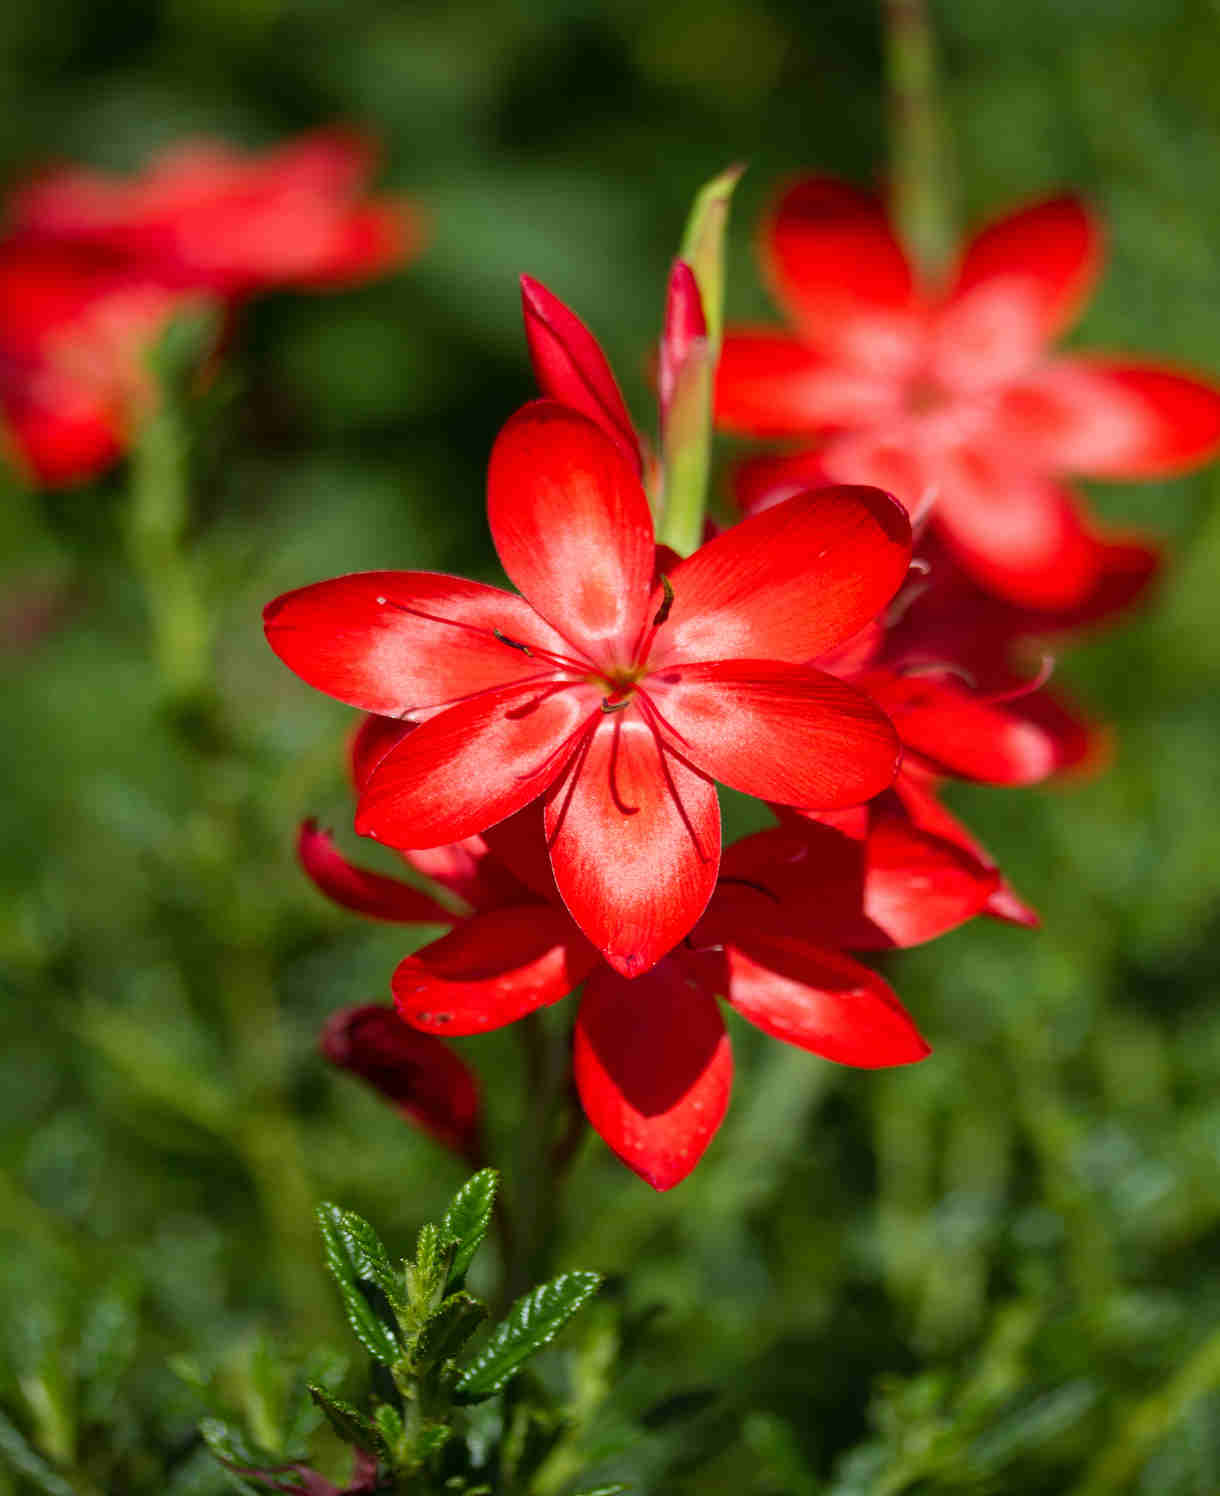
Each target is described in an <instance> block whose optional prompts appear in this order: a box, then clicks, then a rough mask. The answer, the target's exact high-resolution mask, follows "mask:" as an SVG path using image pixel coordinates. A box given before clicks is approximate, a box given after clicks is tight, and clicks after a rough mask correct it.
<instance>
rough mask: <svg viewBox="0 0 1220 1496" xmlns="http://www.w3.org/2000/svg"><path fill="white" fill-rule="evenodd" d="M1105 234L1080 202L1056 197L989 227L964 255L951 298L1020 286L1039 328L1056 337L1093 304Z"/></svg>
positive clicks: (1044, 335) (1072, 198)
mask: <svg viewBox="0 0 1220 1496" xmlns="http://www.w3.org/2000/svg"><path fill="white" fill-rule="evenodd" d="M1101 258H1102V232H1101V226H1100V224H1099V223H1098V221H1097V219H1096V218H1094V216H1093V214H1092V213H1091V212H1090V210H1089V209H1088V208H1087V207H1086V206H1085V205H1084V203H1082V202H1081V201H1080V200H1079V198H1074V197H1054V198H1047V199H1045V200H1043V201H1041V202H1036V203H1033V204H1031V205H1030V206H1028V207H1026V208H1022V209H1020V210H1018V211H1017V212H1016V213H1011V214H1009V215H1007V216H1006V217H1004V218H999V219H996V220H995V221H994V222H992V223H989V224H988V225H987V226H986V227H985V228H983V229H982V230H981V231H980V233H978V234H977V235H976V236H975V238H974V239H973V240H971V242H970V243H969V244H967V245H966V248H965V251H964V252H963V254H962V258H961V263H960V264H959V266H958V270H957V277H956V281H955V283H954V286H953V291H952V293H951V296H952V297H953V298H957V297H960V296H962V295H963V294H964V293H966V292H968V291H970V290H971V289H972V288H973V287H975V286H977V285H980V284H982V283H984V282H986V281H994V280H999V279H1001V278H1002V279H1004V280H1008V281H1013V282H1015V283H1018V284H1020V285H1021V286H1023V287H1024V288H1026V289H1027V291H1028V293H1029V294H1030V295H1031V296H1032V297H1033V298H1034V300H1033V305H1034V307H1035V309H1036V311H1035V315H1036V319H1037V323H1038V327H1039V329H1040V331H1041V333H1042V335H1043V337H1045V338H1051V337H1054V335H1055V334H1056V333H1057V332H1060V331H1061V330H1062V329H1063V328H1064V327H1065V326H1066V325H1067V324H1068V323H1069V322H1070V321H1071V320H1072V319H1073V317H1074V316H1075V315H1076V312H1077V311H1078V309H1079V308H1080V307H1081V306H1082V305H1083V303H1084V302H1085V301H1086V300H1087V298H1088V296H1089V294H1090V293H1091V291H1092V289H1093V284H1094V282H1095V280H1096V278H1097V275H1098V272H1099V270H1100V268H1101Z"/></svg>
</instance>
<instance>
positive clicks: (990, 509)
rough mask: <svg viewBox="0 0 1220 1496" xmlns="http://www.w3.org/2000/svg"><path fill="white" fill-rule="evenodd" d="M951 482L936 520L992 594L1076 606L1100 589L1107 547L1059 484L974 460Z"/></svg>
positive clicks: (934, 515) (1038, 603)
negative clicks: (1100, 571)
mask: <svg viewBox="0 0 1220 1496" xmlns="http://www.w3.org/2000/svg"><path fill="white" fill-rule="evenodd" d="M972 455H973V458H974V460H973V462H972V464H971V466H970V467H969V468H965V467H963V468H962V469H961V470H959V471H958V472H957V473H956V475H955V481H953V482H946V483H945V485H944V486H943V488H942V489H941V491H940V495H939V498H938V499H937V502H936V505H935V507H934V509H933V511H932V520H933V523H934V524H935V525H937V526H938V528H939V530H940V532H941V534H942V535H943V536H944V537H945V539H946V541H947V542H948V543H949V545H950V546H951V547H952V549H953V551H954V553H955V554H956V556H957V557H958V559H959V560H960V561H961V563H962V565H963V566H964V567H965V568H966V570H967V571H969V572H970V574H971V575H972V576H973V577H974V578H975V579H976V580H977V581H978V582H979V583H980V584H981V585H982V586H984V587H985V588H987V589H988V590H991V591H994V592H998V593H999V594H1000V596H1001V597H1003V598H1005V599H1007V600H1008V601H1010V602H1015V603H1020V604H1023V605H1024V606H1026V607H1032V608H1070V607H1073V606H1074V605H1076V604H1077V603H1079V602H1081V601H1082V599H1084V598H1085V597H1087V596H1088V595H1089V593H1090V592H1091V591H1092V589H1093V587H1094V586H1095V585H1096V582H1097V576H1098V572H1099V569H1100V566H1101V555H1102V545H1101V543H1100V542H1099V541H1098V540H1097V539H1096V538H1095V537H1094V536H1093V534H1092V533H1091V532H1090V531H1089V530H1088V529H1087V528H1086V526H1085V524H1084V521H1083V518H1082V516H1081V514H1080V512H1079V509H1078V507H1077V502H1076V499H1075V497H1074V495H1073V494H1072V492H1071V491H1070V490H1069V489H1067V488H1065V487H1064V486H1063V485H1062V484H1059V483H1056V482H1055V481H1054V480H1053V479H1051V478H1047V477H1044V476H1040V475H1038V474H1034V473H1030V472H1028V471H1022V470H1020V469H1013V468H1012V467H1006V466H1005V465H1004V464H1003V463H999V462H992V461H991V460H990V459H989V458H985V457H983V456H981V455H980V454H972Z"/></svg>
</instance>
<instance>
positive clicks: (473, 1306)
mask: <svg viewBox="0 0 1220 1496" xmlns="http://www.w3.org/2000/svg"><path fill="white" fill-rule="evenodd" d="M486 1318H487V1305H486V1304H483V1303H480V1301H479V1300H478V1299H475V1298H472V1297H471V1296H470V1294H468V1293H451V1294H450V1295H449V1297H448V1298H447V1299H445V1301H444V1302H443V1303H442V1304H441V1306H440V1308H439V1309H437V1310H436V1311H435V1312H434V1313H433V1314H431V1315H430V1316H429V1317H428V1319H427V1320H426V1321H425V1322H424V1325H423V1327H422V1329H421V1330H420V1332H419V1335H418V1338H417V1339H416V1341H415V1346H414V1350H413V1352H412V1360H413V1362H414V1364H415V1366H416V1368H417V1369H418V1370H420V1371H426V1370H427V1369H428V1368H429V1367H432V1366H436V1365H439V1363H440V1362H442V1361H444V1360H445V1359H446V1358H447V1357H449V1356H456V1355H457V1353H458V1351H460V1350H461V1348H462V1347H463V1346H464V1345H465V1344H466V1342H467V1341H468V1340H469V1339H470V1337H471V1336H472V1335H473V1334H474V1332H475V1331H476V1330H477V1329H478V1328H479V1326H480V1325H481V1324H482V1323H483V1321H484V1320H485V1319H486Z"/></svg>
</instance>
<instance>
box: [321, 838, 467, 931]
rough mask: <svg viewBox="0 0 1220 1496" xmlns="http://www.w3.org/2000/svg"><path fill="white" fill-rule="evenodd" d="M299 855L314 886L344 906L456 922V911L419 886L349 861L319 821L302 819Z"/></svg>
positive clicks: (372, 914) (397, 917)
mask: <svg viewBox="0 0 1220 1496" xmlns="http://www.w3.org/2000/svg"><path fill="white" fill-rule="evenodd" d="M297 857H298V859H299V860H300V864H301V867H302V868H303V869H304V870H305V874H306V876H307V877H308V878H309V880H310V882H311V883H312V884H313V885H314V887H315V888H316V889H318V891H319V892H320V893H324V894H325V895H326V897H327V898H328V899H331V900H333V902H334V903H336V904H340V905H342V907H343V908H344V909H351V910H353V911H354V912H355V913H356V914H364V915H367V916H368V918H370V919H385V920H390V921H392V922H393V923H395V924H408V925H409V924H425V925H451V924H452V923H453V918H454V916H453V913H452V912H451V911H450V910H448V909H446V908H444V907H443V906H442V905H440V904H438V903H437V902H436V900H435V899H432V898H429V897H428V895H427V894H426V893H422V892H421V891H420V890H419V889H418V888H412V887H411V885H410V884H409V883H403V882H402V881H401V880H400V879H398V878H389V877H386V875H385V874H384V873H375V872H371V871H370V870H369V869H367V868H362V867H356V866H355V864H354V863H351V862H348V860H347V858H346V857H344V856H343V854H342V853H341V852H340V851H339V849H338V848H337V847H336V846H335V844H334V842H333V841H332V840H331V837H330V834H329V833H328V832H326V831H320V830H319V829H318V823H317V821H313V820H310V821H303V822H302V823H301V829H300V831H299V832H298V834H297Z"/></svg>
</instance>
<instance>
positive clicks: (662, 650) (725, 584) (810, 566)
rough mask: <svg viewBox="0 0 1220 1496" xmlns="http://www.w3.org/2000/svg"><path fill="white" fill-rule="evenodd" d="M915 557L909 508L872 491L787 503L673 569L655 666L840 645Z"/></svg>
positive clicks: (825, 492) (807, 656)
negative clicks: (912, 548) (669, 602)
mask: <svg viewBox="0 0 1220 1496" xmlns="http://www.w3.org/2000/svg"><path fill="white" fill-rule="evenodd" d="M910 559H911V525H910V521H909V520H908V518H907V514H906V511H905V510H904V509H903V507H902V506H901V504H898V503H897V502H896V501H895V500H894V499H892V498H890V496H889V495H888V494H884V493H882V492H881V491H880V489H875V488H853V487H839V488H823V489H818V490H815V491H811V492H808V493H802V494H798V495H796V496H795V497H794V498H790V499H786V500H785V501H784V502H783V503H782V504H776V505H774V506H773V507H772V508H770V509H765V510H763V511H762V512H761V513H759V514H753V515H751V516H750V517H749V518H748V519H745V520H742V522H741V523H740V524H739V525H734V526H733V528H732V529H730V530H726V531H724V533H723V534H721V535H718V536H716V538H715V539H714V540H709V541H708V542H707V543H706V545H702V546H700V547H699V549H698V550H697V551H695V553H694V554H693V555H691V556H688V557H687V558H686V560H685V561H682V562H680V563H679V564H678V565H677V566H676V567H674V569H673V571H671V572H670V573H669V581H670V585H671V586H672V588H673V606H672V608H671V609H670V612H669V616H668V619H667V621H666V623H665V624H664V626H663V627H662V628H661V629H660V630H659V632H658V634H657V637H656V640H655V642H654V644H653V646H652V651H651V654H650V657H649V665H650V669H652V670H654V671H662V670H664V669H665V668H666V667H667V666H669V665H674V664H686V663H689V662H691V661H695V660H726V659H749V660H786V661H789V662H791V663H793V664H800V663H802V662H804V661H806V660H811V659H814V658H816V657H817V656H818V655H820V654H823V653H825V652H826V651H827V650H828V649H833V648H834V647H835V646H836V645H838V644H841V643H843V642H844V641H845V640H847V639H849V638H851V636H852V635H853V634H855V633H857V632H859V630H860V629H862V628H863V627H864V625H865V624H866V623H868V622H870V621H871V620H872V619H873V618H874V617H875V616H876V615H877V614H878V613H879V612H880V611H881V609H882V608H884V607H885V605H886V604H887V603H888V602H889V601H890V599H891V598H892V597H893V596H894V593H895V592H897V590H898V588H899V587H900V586H901V584H902V582H903V579H904V578H905V577H906V574H907V567H908V566H909V564H910Z"/></svg>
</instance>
